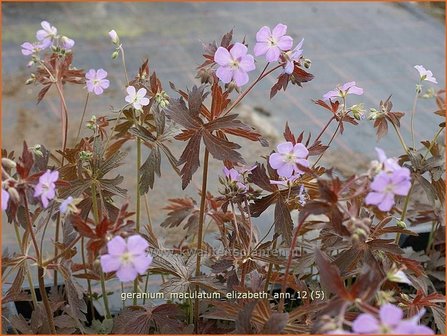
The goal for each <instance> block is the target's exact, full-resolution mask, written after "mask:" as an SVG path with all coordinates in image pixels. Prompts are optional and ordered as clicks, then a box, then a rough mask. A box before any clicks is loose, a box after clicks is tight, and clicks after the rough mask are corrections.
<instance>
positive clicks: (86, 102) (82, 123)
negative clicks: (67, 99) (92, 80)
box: [75, 92, 90, 144]
mask: <svg viewBox="0 0 447 336" xmlns="http://www.w3.org/2000/svg"><path fill="white" fill-rule="evenodd" d="M89 96H90V93H89V92H87V96H86V97H85V104H84V110H83V111H82V116H81V122H80V123H79V127H78V133H77V134H76V140H75V144H76V143H77V142H78V140H79V135H80V134H81V129H82V126H83V125H84V118H85V111H87V104H88V98H89Z"/></svg>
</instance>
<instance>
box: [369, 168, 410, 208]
mask: <svg viewBox="0 0 447 336" xmlns="http://www.w3.org/2000/svg"><path fill="white" fill-rule="evenodd" d="M410 187H411V178H410V170H409V169H408V168H404V167H400V168H399V169H396V170H394V171H393V172H391V173H390V172H386V171H382V172H380V173H379V174H378V175H377V176H376V177H374V180H373V182H372V183H371V190H372V191H371V192H370V193H369V194H368V195H367V196H366V198H365V203H366V204H368V205H377V206H378V208H379V210H381V211H390V210H391V208H392V207H393V205H394V203H395V202H394V197H395V196H396V195H399V196H406V195H407V194H408V191H409V190H410Z"/></svg>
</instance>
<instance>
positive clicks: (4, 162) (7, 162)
mask: <svg viewBox="0 0 447 336" xmlns="http://www.w3.org/2000/svg"><path fill="white" fill-rule="evenodd" d="M2 166H3V167H5V168H6V169H12V168H15V167H16V163H15V162H14V161H12V160H10V159H8V158H2Z"/></svg>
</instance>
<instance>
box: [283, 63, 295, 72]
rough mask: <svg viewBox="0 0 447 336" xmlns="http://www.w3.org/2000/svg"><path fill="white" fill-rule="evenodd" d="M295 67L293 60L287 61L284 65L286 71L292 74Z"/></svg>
mask: <svg viewBox="0 0 447 336" xmlns="http://www.w3.org/2000/svg"><path fill="white" fill-rule="evenodd" d="M294 69H295V64H294V63H293V61H287V63H286V66H285V67H284V72H285V73H286V74H289V75H290V74H292V73H293V70H294Z"/></svg>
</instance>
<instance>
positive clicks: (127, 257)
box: [120, 252, 133, 265]
mask: <svg viewBox="0 0 447 336" xmlns="http://www.w3.org/2000/svg"><path fill="white" fill-rule="evenodd" d="M120 260H121V264H123V265H129V264H130V263H132V261H133V255H132V254H131V253H129V252H124V253H123V254H122V255H121V257H120Z"/></svg>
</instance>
